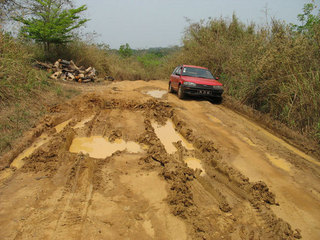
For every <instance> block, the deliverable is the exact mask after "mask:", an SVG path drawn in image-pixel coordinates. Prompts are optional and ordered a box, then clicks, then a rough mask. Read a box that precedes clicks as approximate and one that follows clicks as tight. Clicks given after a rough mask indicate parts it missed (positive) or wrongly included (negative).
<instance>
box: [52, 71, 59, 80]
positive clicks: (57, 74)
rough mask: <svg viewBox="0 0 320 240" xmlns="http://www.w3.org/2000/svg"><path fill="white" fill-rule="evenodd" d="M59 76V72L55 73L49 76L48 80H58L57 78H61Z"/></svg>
mask: <svg viewBox="0 0 320 240" xmlns="http://www.w3.org/2000/svg"><path fill="white" fill-rule="evenodd" d="M61 74H62V72H61V71H60V72H55V73H54V74H52V75H51V76H50V78H51V79H53V80H58V78H59V77H60V76H61Z"/></svg>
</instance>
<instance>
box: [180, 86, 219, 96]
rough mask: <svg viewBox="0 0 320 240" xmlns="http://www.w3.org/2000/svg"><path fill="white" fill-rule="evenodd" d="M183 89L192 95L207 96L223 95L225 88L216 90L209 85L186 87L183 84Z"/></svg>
mask: <svg viewBox="0 0 320 240" xmlns="http://www.w3.org/2000/svg"><path fill="white" fill-rule="evenodd" d="M182 90H183V92H184V93H185V94H187V95H191V96H206V97H221V95H222V93H223V89H221V90H216V89H212V87H211V86H209V87H201V86H199V87H198V86H197V87H186V86H183V85H182Z"/></svg>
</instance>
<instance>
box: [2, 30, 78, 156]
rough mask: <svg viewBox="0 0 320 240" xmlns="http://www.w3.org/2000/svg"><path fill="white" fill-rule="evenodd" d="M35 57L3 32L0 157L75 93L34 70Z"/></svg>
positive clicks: (25, 47)
mask: <svg viewBox="0 0 320 240" xmlns="http://www.w3.org/2000/svg"><path fill="white" fill-rule="evenodd" d="M34 60H35V59H34V54H31V53H30V47H28V46H27V45H26V43H24V42H20V41H19V40H17V39H14V38H12V37H11V36H9V35H6V34H3V33H2V32H1V31H0V156H1V154H2V153H4V152H5V151H7V150H9V149H10V148H11V146H12V144H13V143H14V141H15V140H16V139H17V138H18V137H20V136H21V135H22V134H23V133H24V132H25V131H26V130H28V129H29V128H30V127H32V126H34V125H35V124H36V122H37V120H38V119H39V117H41V116H42V115H43V114H45V112H46V107H45V106H47V105H50V104H52V103H57V102H59V101H61V99H63V98H67V97H68V96H70V95H74V94H75V93H74V92H70V91H67V90H66V89H60V90H59V91H57V85H56V84H55V83H53V82H51V81H50V80H49V79H48V73H46V72H45V71H40V70H37V69H35V68H34V67H32V63H33V62H34Z"/></svg>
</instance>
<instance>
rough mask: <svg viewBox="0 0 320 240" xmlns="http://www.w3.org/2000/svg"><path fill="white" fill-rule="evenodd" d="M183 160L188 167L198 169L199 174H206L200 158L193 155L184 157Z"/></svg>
mask: <svg viewBox="0 0 320 240" xmlns="http://www.w3.org/2000/svg"><path fill="white" fill-rule="evenodd" d="M184 162H185V163H186V164H187V165H188V167H189V168H191V169H193V170H196V169H200V170H201V173H200V176H204V175H205V174H206V172H205V170H204V168H203V166H202V163H201V160H200V159H198V158H194V157H187V158H185V159H184Z"/></svg>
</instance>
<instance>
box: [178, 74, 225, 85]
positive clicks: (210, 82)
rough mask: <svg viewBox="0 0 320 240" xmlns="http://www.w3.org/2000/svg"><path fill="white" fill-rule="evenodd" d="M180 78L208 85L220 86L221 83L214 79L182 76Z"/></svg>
mask: <svg viewBox="0 0 320 240" xmlns="http://www.w3.org/2000/svg"><path fill="white" fill-rule="evenodd" d="M182 80H184V81H187V82H193V83H196V84H203V85H209V86H222V83H220V82H219V81H217V80H214V79H207V78H198V77H189V76H182Z"/></svg>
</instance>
